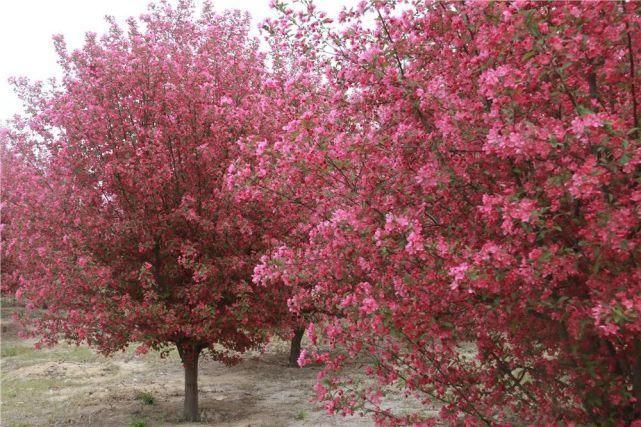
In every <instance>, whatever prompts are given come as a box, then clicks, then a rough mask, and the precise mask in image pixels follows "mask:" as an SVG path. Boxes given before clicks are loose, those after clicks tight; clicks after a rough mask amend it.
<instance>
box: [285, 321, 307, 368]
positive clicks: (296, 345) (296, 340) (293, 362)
mask: <svg viewBox="0 0 641 427" xmlns="http://www.w3.org/2000/svg"><path fill="white" fill-rule="evenodd" d="M304 333H305V329H296V330H295V331H294V336H293V337H292V345H291V347H290V348H289V365H290V366H295V367H298V357H299V356H300V343H301V341H302V340H303V334H304Z"/></svg>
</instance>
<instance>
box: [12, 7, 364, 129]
mask: <svg viewBox="0 0 641 427" xmlns="http://www.w3.org/2000/svg"><path fill="white" fill-rule="evenodd" d="M171 1H172V3H175V0H171ZM149 2H150V0H0V123H2V122H4V120H5V119H8V118H9V117H11V116H12V115H13V114H14V113H16V112H18V111H20V101H19V100H18V98H17V97H16V96H15V95H14V94H13V89H12V88H11V86H10V85H9V83H8V82H7V80H8V79H9V77H28V78H29V79H32V80H46V79H48V78H50V77H53V76H59V75H60V70H59V67H58V64H57V62H56V60H57V58H56V53H55V50H54V48H53V42H52V40H51V37H52V36H53V35H54V34H63V35H64V36H65V39H66V41H67V45H68V46H69V50H71V49H73V48H78V47H80V46H81V45H82V42H83V39H84V34H85V33H86V32H87V31H93V32H96V33H98V34H102V33H104V31H105V30H106V29H107V24H106V23H105V21H104V17H105V15H112V16H114V17H115V18H116V19H117V20H118V21H119V22H121V23H124V21H125V19H126V18H128V17H130V16H136V17H137V16H139V15H140V14H141V13H143V12H144V11H145V10H146V8H147V5H148V4H149ZM196 2H197V3H198V4H200V3H201V0H196ZM212 3H213V5H214V9H217V10H224V9H231V8H235V9H242V10H247V11H249V12H250V14H251V15H252V17H253V19H254V24H257V23H258V22H260V21H262V20H264V19H265V18H266V17H268V16H270V14H271V13H272V12H271V10H270V8H269V0H213V2H212ZM355 3H356V1H355V0H322V1H317V4H319V5H320V8H322V9H323V10H325V11H326V12H328V14H329V15H330V16H336V14H337V13H338V11H339V10H340V9H341V7H342V6H345V5H353V4H355Z"/></svg>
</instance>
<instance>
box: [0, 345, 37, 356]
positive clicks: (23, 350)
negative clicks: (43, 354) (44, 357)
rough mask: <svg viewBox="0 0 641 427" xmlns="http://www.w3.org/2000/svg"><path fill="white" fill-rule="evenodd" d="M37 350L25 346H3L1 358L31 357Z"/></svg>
mask: <svg viewBox="0 0 641 427" xmlns="http://www.w3.org/2000/svg"><path fill="white" fill-rule="evenodd" d="M34 351H35V349H34V348H33V347H31V346H24V345H17V344H16V345H3V346H2V349H0V356H1V357H16V356H30V355H31V354H32V353H33V352H34Z"/></svg>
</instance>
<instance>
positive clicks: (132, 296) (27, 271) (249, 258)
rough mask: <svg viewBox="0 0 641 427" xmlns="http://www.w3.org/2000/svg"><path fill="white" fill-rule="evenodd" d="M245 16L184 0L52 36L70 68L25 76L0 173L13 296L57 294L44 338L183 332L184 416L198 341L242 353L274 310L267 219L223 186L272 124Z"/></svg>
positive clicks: (192, 416)
mask: <svg viewBox="0 0 641 427" xmlns="http://www.w3.org/2000/svg"><path fill="white" fill-rule="evenodd" d="M248 28H249V18H248V17H247V16H242V15H241V14H240V13H238V12H234V13H232V12H229V13H225V14H223V15H218V14H215V13H213V12H212V11H211V10H210V9H209V8H208V7H205V9H204V10H203V13H202V15H201V16H200V17H194V14H193V7H192V6H191V4H190V2H188V1H181V2H179V4H178V6H177V7H175V8H174V7H171V6H169V5H168V3H165V2H163V3H161V4H159V5H156V6H150V9H149V12H148V13H147V14H146V15H143V16H142V17H141V19H140V20H139V21H136V20H133V19H132V20H130V21H129V28H128V31H126V32H125V31H123V30H122V29H120V28H119V27H118V26H117V25H116V24H115V23H113V22H112V25H111V28H110V30H109V32H108V33H107V34H106V35H105V36H103V37H101V38H98V37H97V36H96V35H94V34H88V35H87V38H86V42H85V45H84V47H83V48H82V49H80V50H76V51H74V52H72V53H68V52H67V50H66V48H65V44H64V42H63V40H62V39H61V38H57V39H56V43H55V44H56V48H57V51H58V54H59V58H60V59H59V62H60V64H61V65H62V67H63V70H64V77H63V79H62V82H61V83H60V84H58V85H53V86H51V87H49V86H44V85H42V84H33V85H30V84H28V83H26V82H22V81H18V82H17V86H18V90H19V91H20V93H21V95H22V97H23V99H24V100H25V102H26V104H27V111H28V114H27V116H26V117H25V118H23V119H17V120H16V121H15V123H14V125H13V126H12V128H11V129H10V130H7V131H5V133H4V134H3V146H4V150H6V151H11V153H12V157H11V158H12V159H14V161H15V163H17V164H20V165H21V166H20V168H11V169H10V170H6V169H5V170H4V171H3V172H4V173H5V175H6V176H7V178H6V179H5V184H6V192H5V193H6V194H5V195H3V203H7V204H9V205H10V208H9V209H8V211H9V212H10V213H11V218H10V220H11V224H10V225H11V227H10V233H9V234H8V235H7V236H6V237H7V241H8V243H7V247H8V248H10V251H11V254H12V257H11V260H12V262H13V261H15V263H16V264H17V269H16V270H17V272H16V274H14V276H13V278H14V279H15V281H16V283H17V285H16V286H17V291H16V297H17V298H18V299H19V300H22V301H24V302H25V303H26V304H27V308H29V309H31V308H33V307H43V306H45V305H46V307H47V310H46V311H45V313H44V315H43V317H41V318H34V319H26V320H30V322H31V324H32V325H34V326H35V332H36V333H37V334H40V335H43V336H44V338H43V341H42V342H43V343H45V344H51V343H55V342H56V341H57V340H58V339H59V337H62V338H65V339H68V340H73V341H77V342H82V341H85V342H87V343H88V344H89V345H91V346H94V347H96V348H97V349H98V350H99V351H101V352H102V353H104V354H109V353H112V352H115V351H118V350H121V349H123V348H124V347H125V346H126V345H127V344H128V343H130V342H138V343H140V344H141V346H140V347H139V350H141V351H145V350H146V349H147V348H154V349H161V350H166V349H167V348H168V346H171V345H175V346H176V347H177V349H178V352H179V354H180V357H181V359H182V362H183V364H184V367H185V408H184V409H185V418H186V419H187V420H197V419H198V418H199V412H198V396H197V372H198V371H197V369H198V358H199V355H200V353H201V352H202V351H203V350H207V351H208V352H209V353H210V354H211V355H212V356H213V357H214V358H215V359H217V360H221V361H223V362H229V363H231V362H233V361H234V360H235V359H236V354H237V352H242V351H244V350H246V349H248V348H251V347H253V346H256V345H258V344H260V343H261V342H262V341H263V339H264V333H263V332H260V331H261V330H262V328H259V327H260V326H261V325H262V324H263V323H264V319H265V318H269V313H265V312H264V310H265V309H266V308H265V307H267V306H266V305H261V304H259V303H260V299H259V298H258V294H257V293H256V292H255V289H254V287H253V286H252V285H251V280H250V279H251V274H252V270H253V267H254V264H255V263H256V261H257V259H258V255H259V254H260V253H261V251H263V250H264V248H265V247H266V245H267V244H268V242H267V240H266V237H265V236H264V234H263V228H264V223H265V220H264V218H263V217H262V211H261V210H260V209H259V208H257V207H256V206H254V205H252V204H251V203H250V202H247V203H244V204H243V203H239V202H238V201H237V200H233V198H232V195H231V194H230V193H229V191H228V187H227V186H226V184H225V175H226V173H227V170H228V168H229V166H230V165H231V164H232V161H233V159H235V157H236V156H237V154H238V148H237V147H238V146H237V144H236V141H237V140H239V139H242V138H245V137H248V136H249V135H261V136H262V137H263V138H269V135H270V133H271V132H273V131H274V129H275V126H276V124H275V123H274V122H273V121H272V120H269V119H268V118H269V117H270V114H269V105H268V104H267V103H264V102H260V99H259V97H258V96H257V95H256V94H258V93H260V91H261V85H262V79H263V64H262V62H263V58H262V56H261V54H259V53H258V46H257V45H258V44H257V42H256V41H255V40H252V39H250V38H249V37H248ZM5 166H6V165H5ZM3 263H4V258H3ZM3 265H4V264H3ZM260 292H261V295H260V298H268V296H266V292H267V291H266V290H261V291H260Z"/></svg>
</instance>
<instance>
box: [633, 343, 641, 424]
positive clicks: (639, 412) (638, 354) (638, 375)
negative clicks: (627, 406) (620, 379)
mask: <svg viewBox="0 0 641 427" xmlns="http://www.w3.org/2000/svg"><path fill="white" fill-rule="evenodd" d="M635 350H636V351H635V352H634V356H635V360H634V364H633V365H632V393H634V397H635V398H636V399H637V400H636V402H634V418H637V417H641V343H639V342H637V343H636V345H635Z"/></svg>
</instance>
